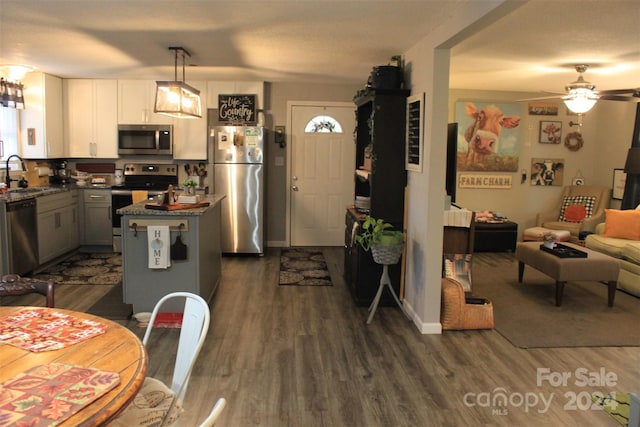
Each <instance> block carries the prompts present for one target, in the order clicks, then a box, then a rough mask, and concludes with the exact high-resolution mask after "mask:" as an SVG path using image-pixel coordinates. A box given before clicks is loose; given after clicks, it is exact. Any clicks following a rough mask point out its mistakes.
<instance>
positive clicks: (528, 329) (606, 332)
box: [472, 253, 640, 348]
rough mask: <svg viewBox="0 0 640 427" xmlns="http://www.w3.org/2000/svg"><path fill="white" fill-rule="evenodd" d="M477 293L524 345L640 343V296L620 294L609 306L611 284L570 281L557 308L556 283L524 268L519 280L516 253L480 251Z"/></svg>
mask: <svg viewBox="0 0 640 427" xmlns="http://www.w3.org/2000/svg"><path fill="white" fill-rule="evenodd" d="M472 271H473V289H472V292H473V294H474V295H477V296H482V297H485V298H488V299H490V300H491V301H492V302H493V307H494V320H495V329H496V330H497V331H498V332H499V333H500V334H501V335H503V336H504V337H505V338H507V339H508V340H509V341H510V342H511V343H512V344H513V345H515V346H517V347H520V348H545V347H607V346H613V347H616V346H640V332H639V330H638V327H637V325H638V323H639V322H640V298H636V297H634V296H632V295H629V294H627V293H624V292H622V291H617V292H616V297H615V304H614V306H613V307H607V286H606V285H604V284H601V283H599V282H568V283H567V284H566V285H565V288H564V294H563V302H562V306H560V307H556V306H555V281H554V280H553V279H552V278H550V277H548V276H546V275H544V274H542V273H540V272H539V271H537V270H535V269H534V268H532V267H528V266H527V267H525V271H524V280H523V283H522V284H520V283H518V262H517V261H516V260H515V257H514V255H513V254H512V253H477V254H474V257H473V261H472Z"/></svg>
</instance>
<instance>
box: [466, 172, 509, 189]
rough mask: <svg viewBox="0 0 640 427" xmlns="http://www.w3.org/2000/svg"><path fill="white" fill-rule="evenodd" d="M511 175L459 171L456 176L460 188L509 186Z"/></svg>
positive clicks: (503, 187) (498, 187)
mask: <svg viewBox="0 0 640 427" xmlns="http://www.w3.org/2000/svg"><path fill="white" fill-rule="evenodd" d="M511 183H512V176H511V175H504V174H500V175H495V174H486V173H461V174H460V177H459V178H458V186H459V187H460V188H492V189H500V188H502V189H506V188H511Z"/></svg>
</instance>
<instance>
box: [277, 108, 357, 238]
mask: <svg viewBox="0 0 640 427" xmlns="http://www.w3.org/2000/svg"><path fill="white" fill-rule="evenodd" d="M342 105H344V106H342ZM342 105H338V106H336V105H334V106H320V105H295V104H293V105H292V106H291V129H292V131H291V170H290V183H289V184H290V185H289V191H290V201H291V246H342V245H343V244H344V227H345V222H344V218H345V209H346V206H347V205H349V204H353V192H354V188H353V187H354V181H353V180H354V168H355V145H354V141H353V130H354V126H355V113H354V111H355V106H350V105H348V104H342ZM319 117H324V118H319ZM330 118H331V119H335V121H337V123H338V124H339V126H340V127H341V128H342V132H336V131H335V128H332V126H331V125H326V126H325V124H326V123H329V122H331V120H330ZM309 122H313V123H315V124H316V129H317V130H324V131H315V132H313V131H308V130H307V131H305V127H307V125H308V124H309ZM330 128H331V130H333V131H327V130H329V129H330Z"/></svg>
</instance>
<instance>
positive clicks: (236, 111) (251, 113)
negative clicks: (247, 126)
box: [218, 94, 256, 123]
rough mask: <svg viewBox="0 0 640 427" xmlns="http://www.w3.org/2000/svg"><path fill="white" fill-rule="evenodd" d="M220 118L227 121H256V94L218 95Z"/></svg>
mask: <svg viewBox="0 0 640 427" xmlns="http://www.w3.org/2000/svg"><path fill="white" fill-rule="evenodd" d="M218 120H219V121H221V122H226V123H253V122H255V121H256V95H255V94H254V95H246V94H237V95H218Z"/></svg>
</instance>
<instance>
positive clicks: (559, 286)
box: [556, 280, 567, 307]
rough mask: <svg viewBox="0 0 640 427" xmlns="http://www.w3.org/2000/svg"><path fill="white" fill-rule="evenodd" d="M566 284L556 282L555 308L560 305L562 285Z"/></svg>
mask: <svg viewBox="0 0 640 427" xmlns="http://www.w3.org/2000/svg"><path fill="white" fill-rule="evenodd" d="M565 283H567V282H561V281H559V280H558V281H556V307H560V306H561V305H562V293H563V292H564V284H565Z"/></svg>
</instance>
